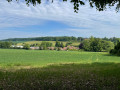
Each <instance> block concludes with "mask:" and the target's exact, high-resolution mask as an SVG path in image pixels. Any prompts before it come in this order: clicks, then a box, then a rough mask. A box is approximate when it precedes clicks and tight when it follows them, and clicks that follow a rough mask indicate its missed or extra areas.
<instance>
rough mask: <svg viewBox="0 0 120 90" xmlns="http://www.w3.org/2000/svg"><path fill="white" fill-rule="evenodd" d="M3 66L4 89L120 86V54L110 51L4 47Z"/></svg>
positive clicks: (106, 89) (115, 89)
mask: <svg viewBox="0 0 120 90" xmlns="http://www.w3.org/2000/svg"><path fill="white" fill-rule="evenodd" d="M0 67H1V68H0V90H86V89H88V90H119V89H120V57H118V56H110V55H109V54H108V53H106V52H80V51H40V50H17V49H0ZM20 68H21V69H20Z"/></svg>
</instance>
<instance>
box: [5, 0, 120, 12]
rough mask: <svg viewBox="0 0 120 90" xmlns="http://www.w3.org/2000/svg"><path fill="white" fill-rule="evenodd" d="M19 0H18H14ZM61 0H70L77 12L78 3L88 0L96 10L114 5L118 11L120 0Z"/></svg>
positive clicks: (31, 0) (29, 0) (34, 1)
mask: <svg viewBox="0 0 120 90" xmlns="http://www.w3.org/2000/svg"><path fill="white" fill-rule="evenodd" d="M7 1H8V2H10V1H12V0H7ZM16 1H19V0H16ZM46 1H47V2H49V1H52V2H53V1H54V0H46ZM63 1H70V2H71V3H73V7H74V11H75V12H78V10H79V6H80V5H85V4H86V3H85V2H86V1H88V3H89V5H90V7H91V8H93V7H96V9H97V10H98V11H103V10H106V9H107V7H109V8H110V7H112V6H115V7H116V9H115V10H116V11H119V8H120V0H63ZM25 2H26V4H27V5H28V6H29V5H30V3H31V4H32V5H33V6H35V5H36V4H41V3H42V0H25Z"/></svg>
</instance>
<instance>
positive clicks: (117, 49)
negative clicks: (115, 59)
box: [110, 42, 120, 56]
mask: <svg viewBox="0 0 120 90" xmlns="http://www.w3.org/2000/svg"><path fill="white" fill-rule="evenodd" d="M110 54H114V55H118V56H120V42H119V43H118V44H117V45H116V46H115V47H114V49H112V50H111V51H110Z"/></svg>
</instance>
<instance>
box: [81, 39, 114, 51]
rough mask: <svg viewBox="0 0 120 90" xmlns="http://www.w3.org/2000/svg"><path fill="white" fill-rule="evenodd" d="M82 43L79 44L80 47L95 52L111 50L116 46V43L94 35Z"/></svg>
mask: <svg viewBox="0 0 120 90" xmlns="http://www.w3.org/2000/svg"><path fill="white" fill-rule="evenodd" d="M81 44H82V46H81ZM81 44H80V45H79V47H82V48H83V49H84V50H85V51H94V52H101V51H109V50H111V49H113V47H114V44H113V43H112V42H110V41H105V40H101V39H99V38H93V37H91V38H90V39H87V40H84V41H83V43H81Z"/></svg>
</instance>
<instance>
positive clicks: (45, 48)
mask: <svg viewBox="0 0 120 90" xmlns="http://www.w3.org/2000/svg"><path fill="white" fill-rule="evenodd" d="M51 46H52V43H50V42H42V43H41V44H40V46H39V49H40V50H47V47H51Z"/></svg>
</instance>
